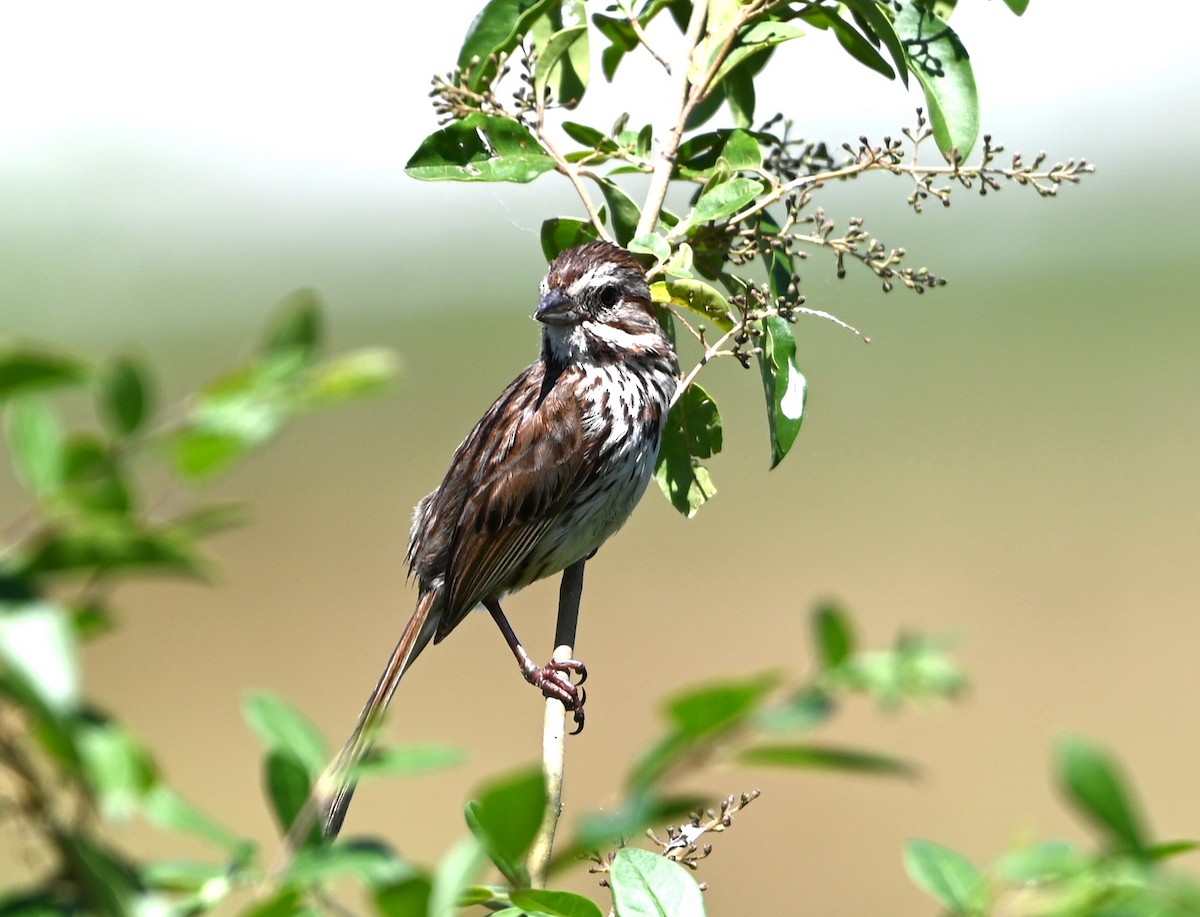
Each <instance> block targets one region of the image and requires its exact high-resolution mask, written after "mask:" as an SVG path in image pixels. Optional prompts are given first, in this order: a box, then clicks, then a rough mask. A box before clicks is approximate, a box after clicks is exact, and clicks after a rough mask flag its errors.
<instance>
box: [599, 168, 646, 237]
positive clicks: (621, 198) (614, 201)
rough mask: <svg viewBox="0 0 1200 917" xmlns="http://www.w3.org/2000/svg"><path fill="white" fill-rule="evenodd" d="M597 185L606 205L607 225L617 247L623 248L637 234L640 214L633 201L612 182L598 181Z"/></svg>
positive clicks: (606, 180)
mask: <svg viewBox="0 0 1200 917" xmlns="http://www.w3.org/2000/svg"><path fill="white" fill-rule="evenodd" d="M599 184H600V193H601V194H603V195H604V202H605V203H606V204H608V217H609V225H611V226H612V231H613V236H614V237H615V238H616V240H617V244H618V245H620V246H621V247H625V246H627V245H628V244H629V242H630V240H632V239H633V234H634V233H635V232H637V225H638V220H640V219H641V217H642V212H641V211H640V210H638V205H637V204H635V203H634V202H633V199H632V198H631V197H629V195H627V194H626V193H625V192H624V191H622V190H621V189H620V188H618V187H617V186H616V185H615V184H614V183H613V182H611V181H609V180H608V179H600V181H599Z"/></svg>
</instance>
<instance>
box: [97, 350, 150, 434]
mask: <svg viewBox="0 0 1200 917" xmlns="http://www.w3.org/2000/svg"><path fill="white" fill-rule="evenodd" d="M152 402H153V395H152V391H151V385H150V377H149V374H148V373H147V371H146V368H145V367H144V366H143V365H142V363H141V362H140V361H138V360H135V359H134V358H133V357H118V358H117V359H115V360H113V362H112V365H111V366H109V368H108V371H107V373H106V374H105V376H104V378H103V380H102V388H101V391H100V413H101V415H102V416H103V417H104V418H105V419H106V420H107V421H108V424H109V426H111V427H112V429H113V430H115V431H116V432H117V433H119V434H120V435H122V436H129V435H130V434H132V433H136V432H137V431H138V430H139V429H140V428H141V426H142V424H144V423H145V422H146V419H147V418H148V417H149V416H150V414H151V412H152V410H153V408H152Z"/></svg>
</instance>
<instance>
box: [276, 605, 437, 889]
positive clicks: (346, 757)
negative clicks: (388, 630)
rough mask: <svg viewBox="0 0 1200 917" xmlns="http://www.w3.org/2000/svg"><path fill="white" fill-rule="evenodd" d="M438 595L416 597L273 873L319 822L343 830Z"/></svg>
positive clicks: (428, 632)
mask: <svg viewBox="0 0 1200 917" xmlns="http://www.w3.org/2000/svg"><path fill="white" fill-rule="evenodd" d="M437 597H438V592H437V590H430V591H429V592H426V593H424V594H423V595H422V596H421V597H420V599H419V600H418V601H417V607H416V610H415V611H414V612H413V613H412V617H411V618H409V619H408V623H407V624H405V625H404V632H403V633H401V634H400V639H399V641H397V643H396V648H395V649H394V650H392V655H391V658H390V659H388V663H387V666H386V668H384V670H383V674H382V675H380V676H379V682H378V683H377V684H376V685H375V690H373V691H372V692H371V696H370V697H369V698H367V703H366V705H365V706H364V707H363V709H362V713H360V714H359V715H358V722H357V723H356V724H355V726H354V732H352V733H351V734H350V738H349V739H347V740H346V744H345V745H343V746H342V750H341V752H340V753H339V754H338V756H337V757H336V758H335V759H334V760H333V762H332V763H331V764H330V765H329V767H327V768H325V772H324V773H323V774H321V776H320V777H319V778H317V782H316V784H315V785H314V786H313V790H312V793H311V794H310V795H309V797H308V802H306V803H305V805H304V808H303V809H302V810H301V811H300V813H299V814H298V815H297V816H296V819H295V820H294V821H293V822H292V825H291V827H290V828H289V829H288V833H287V835H286V837H284V839H283V849H282V851H281V852H280V855H279V857H278V858H277V865H276V868H275V869H274V870H272V872H276V873H277V872H279V871H281V870H282V868H283V867H285V866H286V865H287V863H288V862H289V861H290V860H291V858H292V856H293V855H294V854H295V852H296V851H297V850H298V849H299V848H300V847H301V846H303V844H304V841H305V839H306V838H307V837H308V836H309V833H310V832H311V831H312V829H313V826H314V825H316V824H318V823H319V824H320V825H321V832H322V834H323V835H324V836H325V837H326V838H329V839H333V838H335V837H337V834H338V832H339V831H341V829H342V821H343V820H344V819H345V818H346V811H347V809H349V808H350V800H351V798H352V797H353V796H354V788H355V785H356V784H357V778H356V777H355V775H354V771H355V769H356V768H357V767H358V763H359V762H360V761H361V760H362V759H363V757H364V756H365V755H366V754H367V752H369V751H370V750H371V746H372V745H373V744H374V743H375V738H376V736H377V735H378V734H379V728H380V726H381V725H382V724H383V716H384V713H385V712H386V711H387V706H388V704H389V703H390V702H391V700H392V695H393V694H395V693H396V686H397V685H399V684H400V679H401V677H402V676H403V675H404V673H405V672H406V671H408V667H409V665H411V664H412V661H413V660H414V659H416V658H417V654H418V653H420V652H421V650H422V649H424V648H425V645H426V644H427V643H429V641H430V639H431V638H432V637H433V633H434V631H435V630H436V628H437V619H436V617H431V616H430V611H431V610H432V609H433V605H434V603H435V601H436V600H437Z"/></svg>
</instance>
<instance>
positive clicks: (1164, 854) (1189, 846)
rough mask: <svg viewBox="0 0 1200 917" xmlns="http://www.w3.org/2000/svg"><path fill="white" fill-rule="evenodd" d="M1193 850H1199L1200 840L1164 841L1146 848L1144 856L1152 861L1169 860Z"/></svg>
mask: <svg viewBox="0 0 1200 917" xmlns="http://www.w3.org/2000/svg"><path fill="white" fill-rule="evenodd" d="M1193 850H1200V841H1165V842H1164V843H1161V844H1153V845H1151V846H1150V847H1147V848H1146V858H1147V859H1149V860H1153V861H1154V862H1160V861H1162V860H1169V859H1172V858H1174V857H1177V856H1182V855H1183V854H1185V853H1191V852H1192V851H1193Z"/></svg>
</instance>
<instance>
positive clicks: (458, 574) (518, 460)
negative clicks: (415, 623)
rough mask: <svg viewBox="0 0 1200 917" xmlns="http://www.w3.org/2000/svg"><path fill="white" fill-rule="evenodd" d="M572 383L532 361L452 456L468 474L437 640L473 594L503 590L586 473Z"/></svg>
mask: <svg viewBox="0 0 1200 917" xmlns="http://www.w3.org/2000/svg"><path fill="white" fill-rule="evenodd" d="M568 374H569V371H568ZM573 386H574V382H573V380H571V379H567V378H564V377H563V376H559V377H558V378H556V379H553V380H551V379H547V378H546V377H545V376H544V367H543V365H541V364H534V366H532V367H530V368H529V369H528V370H526V372H525V373H524V374H522V376H520V377H518V379H517V380H516V381H515V382H514V383H513V384H512V385H511V386H509V388H508V389H507V390H506V391H505V392H504V394H503V395H501V396H500V398H499V399H498V400H497V402H496V404H494V405H493V406H492V408H491V410H489V411H488V413H487V414H485V415H484V417H483V419H482V420H480V422H479V423H478V425H476V427H475V429H474V430H473V431H471V435H470V436H468V437H467V439H466V441H464V443H463V445H462V447H461V448H460V450H459V454H458V455H456V456H455V465H456V466H457V467H458V468H463V469H467V468H469V469H471V470H472V473H471V474H470V476H469V477H467V478H466V480H465V481H464V484H465V487H466V490H465V492H464V493H462V494H459V495H458V500H456V501H454V502H457V503H459V505H460V506H461V509H460V510H459V512H458V513H457V516H456V524H455V525H454V528H453V534H452V536H451V540H450V544H449V553H448V557H447V565H446V576H445V604H444V606H443V611H442V616H441V621H440V623H439V626H438V632H437V636H436V638H435V639H436V640H437V641H439V642H440V641H441V640H442V639H443V638H444V637H445V636H446V635H447V634H448V633H450V631H451V630H453V629H454V627H456V626H457V625H458V623H459V622H460V621H462V620H463V618H465V617H466V615H467V613H468V612H469V611H470V610H471V609H472V608H474V607H475V606H476V605H477V604H478V603H479V602H480V601H482V600H483V599H486V598H492V597H495V596H496V594H497V593H498V592H500V591H503V589H504V587H505V581H506V580H507V579H508V578H509V577H510V576H511V575H512V573H513V572H514V571H515V570H516V569H517V568H519V566H520V565H521V564H522V563H523V562H524V561H525V559H526V558H527V557H528V556H529V553H530V551H531V550H532V549H533V548H534V546H535V545H537V543H538V541H539V540H540V539H541V538H542V536H544V535H545V534H546V531H547V529H549V527H550V526H551V525H552V524H553V523H554V521H555V519H556V517H557V515H558V513H559V512H560V511H561V509H562V508H563V506H564V504H565V503H566V502H567V500H568V498H569V497H570V495H571V494H573V493H574V492H575V489H576V487H577V486H578V482H579V481H580V480H581V476H582V475H584V474H585V473H586V469H585V467H584V465H585V454H586V451H587V450H585V449H584V448H583V440H584V430H583V422H582V421H583V418H582V414H581V412H580V407H579V403H578V400H577V399H576V398H575V397H574V395H573V392H572V391H571V390H572V388H573ZM459 480H460V481H463V477H462V476H460V478H459ZM443 486H445V485H443Z"/></svg>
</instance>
